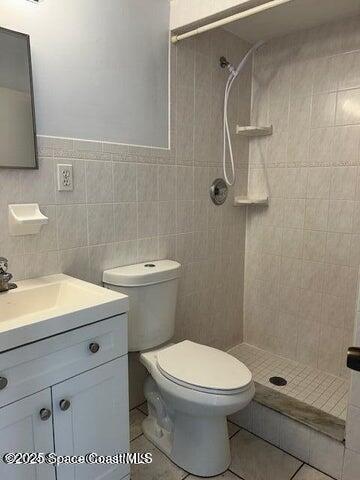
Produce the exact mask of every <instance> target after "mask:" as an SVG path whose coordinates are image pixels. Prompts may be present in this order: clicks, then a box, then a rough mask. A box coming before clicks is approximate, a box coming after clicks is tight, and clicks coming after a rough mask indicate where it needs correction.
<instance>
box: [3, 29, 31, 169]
mask: <svg viewBox="0 0 360 480" xmlns="http://www.w3.org/2000/svg"><path fill="white" fill-rule="evenodd" d="M0 32H4V33H8V34H10V35H13V36H15V37H20V38H23V39H25V41H26V45H27V55H28V62H29V85H30V95H31V110H32V118H33V122H32V124H33V135H34V152H35V158H34V161H35V165H34V166H32V167H23V166H22V167H16V166H15V167H13V166H6V165H1V164H0V168H6V169H11V170H38V169H39V155H38V146H37V135H36V119H35V100H34V85H33V75H32V62H31V48H30V35H27V34H26V33H21V32H17V31H15V30H9V29H8V28H4V27H0Z"/></svg>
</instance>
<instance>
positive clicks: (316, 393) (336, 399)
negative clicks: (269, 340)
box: [229, 343, 349, 420]
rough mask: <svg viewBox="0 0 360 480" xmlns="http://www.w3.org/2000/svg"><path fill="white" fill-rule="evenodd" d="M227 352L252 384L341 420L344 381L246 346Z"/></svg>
mask: <svg viewBox="0 0 360 480" xmlns="http://www.w3.org/2000/svg"><path fill="white" fill-rule="evenodd" d="M229 353H230V354H231V355H234V357H236V358H238V359H239V360H241V361H242V362H243V363H245V365H246V366H247V367H248V368H249V369H250V370H251V372H252V374H253V376H254V380H255V381H256V382H258V383H260V384H262V385H265V386H266V387H270V388H273V389H274V390H277V391H280V392H282V393H285V394H286V395H289V396H290V397H293V398H296V399H297V400H301V401H302V402H304V403H307V404H308V405H311V406H313V407H316V408H319V409H320V410H322V411H323V412H326V413H330V414H331V415H334V416H335V417H338V418H340V419H342V420H345V419H346V407H347V398H348V392H349V381H348V380H346V379H344V378H340V377H336V376H334V375H331V374H329V373H326V372H323V371H322V370H317V369H315V368H311V367H307V366H305V365H302V364H300V363H298V362H295V361H293V360H289V359H287V358H283V357H280V356H278V355H274V354H273V353H270V352H266V351H265V350H261V349H260V348H257V347H254V346H252V345H249V344H247V343H242V344H240V345H237V346H236V347H234V348H232V349H231V350H230V351H229ZM273 376H281V377H285V378H286V379H287V381H288V383H287V385H286V386H285V387H276V386H275V385H272V384H271V383H270V382H269V378H270V377H273Z"/></svg>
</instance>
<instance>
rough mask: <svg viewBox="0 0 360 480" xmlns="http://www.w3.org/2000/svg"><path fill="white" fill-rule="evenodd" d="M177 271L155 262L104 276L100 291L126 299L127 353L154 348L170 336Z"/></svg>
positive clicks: (173, 266) (176, 267)
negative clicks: (122, 294)
mask: <svg viewBox="0 0 360 480" xmlns="http://www.w3.org/2000/svg"><path fill="white" fill-rule="evenodd" d="M180 267H181V265H180V264H179V263H178V262H174V261H173V260H158V261H154V262H146V263H139V264H137V265H127V266H125V267H118V268H113V269H111V270H106V271H105V272H104V274H103V284H104V287H106V288H109V289H111V290H116V291H118V292H121V293H124V294H125V295H128V297H129V304H130V311H129V326H128V331H129V333H128V341H129V352H138V351H142V350H147V349H149V348H153V347H157V346H158V345H161V344H162V343H165V342H167V341H168V340H170V339H171V337H172V336H173V335H174V329H175V309H176V300H177V291H178V283H179V275H180Z"/></svg>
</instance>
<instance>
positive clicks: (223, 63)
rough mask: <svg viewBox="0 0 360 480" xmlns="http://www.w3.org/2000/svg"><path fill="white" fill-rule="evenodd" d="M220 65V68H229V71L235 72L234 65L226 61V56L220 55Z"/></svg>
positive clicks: (233, 73)
mask: <svg viewBox="0 0 360 480" xmlns="http://www.w3.org/2000/svg"><path fill="white" fill-rule="evenodd" d="M220 67H221V68H227V69H228V70H229V73H230V74H232V75H235V74H236V70H235V67H234V65H233V64H232V63H230V62H228V61H227V60H226V57H220Z"/></svg>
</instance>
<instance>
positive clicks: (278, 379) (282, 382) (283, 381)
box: [269, 377, 287, 387]
mask: <svg viewBox="0 0 360 480" xmlns="http://www.w3.org/2000/svg"><path fill="white" fill-rule="evenodd" d="M269 382H270V383H272V384H273V385H276V386H277V387H285V385H287V380H286V379H285V378H282V377H271V378H269Z"/></svg>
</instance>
